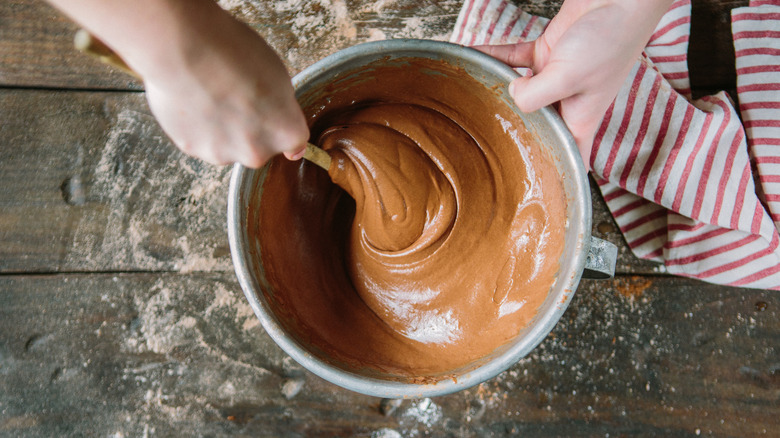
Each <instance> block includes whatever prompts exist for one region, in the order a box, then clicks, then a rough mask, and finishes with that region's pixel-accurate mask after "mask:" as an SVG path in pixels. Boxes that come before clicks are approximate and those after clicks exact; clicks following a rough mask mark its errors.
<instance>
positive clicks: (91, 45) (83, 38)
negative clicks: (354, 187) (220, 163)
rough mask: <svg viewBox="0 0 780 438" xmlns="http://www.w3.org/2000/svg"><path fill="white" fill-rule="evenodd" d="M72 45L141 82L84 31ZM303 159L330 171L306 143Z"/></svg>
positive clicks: (323, 158)
mask: <svg viewBox="0 0 780 438" xmlns="http://www.w3.org/2000/svg"><path fill="white" fill-rule="evenodd" d="M73 45H74V46H76V49H78V50H79V51H81V52H83V53H86V54H88V55H90V56H93V57H95V58H97V59H99V60H100V61H101V62H103V63H105V64H108V65H110V66H112V67H116V68H118V69H120V70H122V71H123V72H125V73H127V74H129V75H132V76H134V77H136V78H137V79H140V80H143V78H142V77H141V75H139V74H138V73H137V72H136V71H134V70H133V69H132V68H130V66H128V65H127V63H125V60H124V59H122V58H121V57H119V55H117V54H116V53H115V52H114V51H113V50H111V48H110V47H108V46H107V45H106V44H105V43H104V42H103V41H100V40H99V39H98V38H95V37H94V36H92V34H90V33H89V32H87V31H86V30H84V29H79V30H78V31H77V32H76V35H74V37H73ZM303 158H304V159H306V160H308V161H310V162H312V163H314V164H316V165H317V166H320V167H321V168H323V169H325V170H326V171H327V170H328V169H330V155H328V153H327V152H325V151H324V150H322V149H320V148H318V147H317V146H315V145H313V144H311V143H308V142H307V143H306V151H305V152H304V153H303Z"/></svg>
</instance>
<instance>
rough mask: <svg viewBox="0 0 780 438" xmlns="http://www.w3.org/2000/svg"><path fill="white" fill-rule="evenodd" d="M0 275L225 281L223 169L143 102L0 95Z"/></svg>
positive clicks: (129, 97) (118, 97)
mask: <svg viewBox="0 0 780 438" xmlns="http://www.w3.org/2000/svg"><path fill="white" fill-rule="evenodd" d="M0 120H2V123H0V185H1V186H2V187H3V190H2V191H0V240H1V241H2V245H0V272H51V271H127V270H152V271H160V270H172V269H176V270H180V269H184V270H213V269H217V270H230V269H231V265H230V257H229V254H228V252H229V251H228V248H227V232H226V226H225V224H226V219H225V214H226V208H227V207H226V206H227V180H228V176H229V170H230V169H229V168H219V167H215V166H211V165H208V164H204V163H202V162H200V161H198V160H195V159H192V158H188V157H186V156H184V155H183V154H182V153H180V152H179V151H178V149H176V148H174V147H173V146H172V145H171V144H170V142H169V141H168V139H167V137H165V135H164V134H163V133H162V132H161V131H160V129H159V127H158V125H157V123H156V121H155V120H154V119H153V117H152V116H151V115H150V113H149V111H148V109H147V106H146V102H145V100H144V96H143V94H141V93H81V92H78V93H76V92H48V91H30V90H5V91H0Z"/></svg>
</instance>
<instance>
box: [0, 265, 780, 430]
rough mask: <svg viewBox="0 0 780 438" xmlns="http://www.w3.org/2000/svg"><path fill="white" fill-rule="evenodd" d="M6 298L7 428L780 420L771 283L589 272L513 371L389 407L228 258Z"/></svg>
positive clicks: (2, 365) (20, 288) (24, 280)
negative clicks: (331, 360)
mask: <svg viewBox="0 0 780 438" xmlns="http://www.w3.org/2000/svg"><path fill="white" fill-rule="evenodd" d="M0 301H1V302H2V303H3V306H0V405H2V406H3V409H2V411H0V434H2V435H11V436H16V435H25V436H63V435H69V436H82V435H90V436H107V435H112V434H122V435H124V436H141V435H143V434H144V433H147V432H148V433H149V434H154V435H160V436H168V435H178V436H192V435H198V436H223V435H229V434H236V435H242V436H275V437H288V436H358V437H359V436H363V437H368V436H377V435H372V434H375V433H378V431H381V430H382V429H391V430H394V431H396V432H398V433H400V434H402V436H414V435H413V434H414V433H419V434H420V435H421V436H517V435H520V434H521V435H522V436H532V437H533V436H540V437H542V436H544V437H547V436H605V435H606V434H607V433H608V434H610V436H620V435H641V436H694V435H698V434H701V435H703V436H710V435H712V436H721V437H743V436H761V435H767V436H770V435H771V434H774V433H775V432H776V431H777V430H778V428H780V405H779V404H778V403H777V397H778V394H779V393H780V378H779V377H778V373H780V356H778V351H777V339H778V336H780V319H779V318H778V316H780V313H778V312H779V311H780V310H779V309H780V299H778V297H777V295H776V294H774V293H771V292H764V291H756V290H745V289H736V288H730V289H727V288H721V287H716V286H711V285H705V284H701V283H699V282H695V281H691V280H685V279H678V278H646V277H623V278H620V279H616V280H613V281H606V282H596V281H587V282H585V283H584V284H583V286H582V287H581V288H580V290H579V291H578V292H577V294H576V295H575V297H574V300H573V301H572V303H571V305H570V307H569V309H568V310H567V311H566V313H565V314H564V316H563V318H562V320H561V321H560V322H559V324H558V325H557V326H556V327H555V329H554V330H553V332H552V334H551V335H550V336H548V337H547V339H546V340H545V341H544V342H542V344H541V345H540V346H539V347H537V348H536V349H535V350H534V351H533V352H532V353H531V354H530V355H529V356H528V357H526V358H524V359H522V360H520V361H519V362H518V363H517V364H516V365H515V366H513V367H511V368H510V369H509V370H508V371H507V372H505V373H503V374H501V375H500V376H498V377H497V378H495V379H492V380H490V381H488V382H486V383H484V384H482V385H479V386H478V387H475V388H471V389H469V390H466V391H462V392H459V393H457V394H453V395H450V396H444V397H436V398H434V399H432V400H427V401H426V400H406V401H403V402H402V403H401V404H400V406H398V407H397V408H396V409H395V410H393V411H392V412H390V413H388V414H387V415H383V414H382V413H381V412H380V403H381V401H380V400H379V399H376V398H372V397H367V396H362V395H358V394H355V393H352V392H349V391H346V390H343V389H341V388H338V387H336V386H334V385H331V384H330V383H327V382H325V381H323V380H321V379H320V378H318V377H316V376H314V375H312V374H310V373H309V372H307V371H304V370H302V369H301V368H300V366H298V365H297V364H295V363H294V362H292V361H291V360H290V359H289V358H287V357H286V355H285V354H284V353H282V352H281V350H280V349H279V348H278V347H276V346H275V345H274V344H273V342H272V341H271V340H270V338H269V337H268V336H267V335H266V334H265V332H264V331H263V330H262V328H261V327H260V326H259V325H258V323H257V320H256V319H255V317H254V315H253V314H252V313H251V310H250V309H249V306H248V304H247V303H246V301H245V300H244V299H243V296H242V294H241V291H240V289H239V287H238V285H237V284H236V281H235V280H234V278H233V276H232V275H231V274H229V273H213V274H190V275H184V274H162V275H161V274H121V275H95V274H89V275H66V276H63V275H47V276H12V277H8V276H5V277H0ZM382 406H383V408H384V411H385V412H386V413H387V412H388V411H389V410H391V409H390V408H392V406H391V405H388V404H387V403H385V404H384V405H382ZM697 431H698V432H697ZM380 436H381V435H380Z"/></svg>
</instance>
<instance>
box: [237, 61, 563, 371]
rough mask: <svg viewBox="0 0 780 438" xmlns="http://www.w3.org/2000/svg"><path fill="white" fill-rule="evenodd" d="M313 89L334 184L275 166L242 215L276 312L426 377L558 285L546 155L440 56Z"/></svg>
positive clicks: (488, 348) (311, 334) (554, 210)
mask: <svg viewBox="0 0 780 438" xmlns="http://www.w3.org/2000/svg"><path fill="white" fill-rule="evenodd" d="M320 94H321V95H320V96H309V101H310V102H311V104H310V105H307V106H306V108H305V110H306V111H307V115H308V117H309V120H310V123H311V126H312V139H313V140H314V142H315V143H317V144H318V145H319V146H320V147H322V148H323V149H325V150H326V151H328V153H329V154H330V155H331V157H332V159H333V162H332V164H331V168H330V170H329V172H328V174H329V175H325V172H323V171H322V170H321V169H317V168H315V167H314V166H312V165H311V164H307V163H301V162H295V163H291V162H287V161H285V160H284V159H276V160H274V161H273V162H272V164H271V165H270V166H269V167H268V168H267V172H268V173H267V175H266V178H265V180H264V182H263V186H262V197H263V202H262V203H261V205H260V207H259V209H258V212H257V213H256V217H254V216H253V217H251V218H250V228H252V227H255V228H253V232H254V233H255V235H256V236H257V239H258V241H259V242H260V243H259V248H260V252H261V257H262V263H263V268H264V270H265V278H266V280H267V284H266V285H265V287H264V292H265V294H266V297H267V298H268V300H269V302H270V303H272V305H273V307H274V312H275V313H276V314H277V315H278V317H279V319H280V321H281V322H282V323H283V324H284V325H285V326H286V327H287V328H288V329H289V330H290V332H291V333H292V334H293V335H294V336H295V337H296V338H297V339H298V341H299V342H300V343H302V344H304V345H307V346H309V348H310V349H311V350H312V351H313V352H314V354H318V355H321V356H322V357H323V358H328V360H331V361H337V362H340V363H342V364H345V365H347V366H348V367H351V368H353V369H362V370H365V369H373V370H376V371H377V373H378V374H382V375H386V374H390V375H393V376H396V377H397V378H399V379H409V380H415V379H423V380H424V379H433V380H436V379H437V378H444V377H446V376H448V375H450V374H453V373H454V372H455V371H456V370H461V371H462V370H463V369H468V368H469V367H473V366H476V365H478V364H479V362H480V360H482V359H484V358H486V357H489V355H490V354H491V353H495V352H496V351H498V350H499V349H500V348H501V347H502V346H503V345H505V344H506V343H507V342H508V341H510V340H511V339H512V338H514V337H515V336H517V335H518V333H520V332H521V331H522V330H523V328H524V327H526V326H527V324H528V323H529V322H530V321H531V319H532V318H533V317H534V315H535V314H536V311H537V309H538V307H539V305H540V304H541V303H542V302H543V301H544V299H545V296H546V295H547V293H548V291H549V290H550V287H551V285H552V284H553V283H554V281H555V276H556V273H557V270H558V264H559V260H560V257H561V251H562V248H563V235H564V231H565V204H564V202H565V201H564V195H563V189H562V185H561V182H560V181H559V178H560V177H559V176H558V175H557V172H556V170H555V168H554V166H552V165H551V164H550V162H549V160H550V158H549V157H548V156H547V155H546V154H545V153H544V151H543V150H542V148H541V146H540V145H539V144H538V143H537V142H536V140H535V139H534V137H533V136H532V135H531V134H530V133H529V132H527V131H526V130H525V128H524V126H523V124H522V121H521V120H520V119H519V117H518V116H517V115H515V114H514V113H513V112H512V111H511V109H510V108H508V107H507V106H506V104H504V103H503V102H502V101H501V100H500V99H499V98H498V96H497V91H496V90H493V89H488V88H486V87H485V86H483V85H481V84H480V83H479V82H477V81H476V80H474V79H473V78H472V77H470V76H469V75H468V74H467V73H466V72H464V71H463V70H461V69H459V68H457V67H453V66H450V65H449V64H446V63H443V62H438V61H426V60H416V59H415V60H411V59H409V60H401V61H397V60H396V62H387V63H384V65H383V66H375V67H368V68H366V69H364V70H363V71H361V72H359V74H356V75H352V76H350V77H348V78H342V79H340V80H338V81H335V82H334V84H333V85H332V87H331V88H329V89H327V90H324V91H323V92H321V93H320ZM331 180H332V181H331ZM334 183H335V184H334ZM250 231H252V230H250Z"/></svg>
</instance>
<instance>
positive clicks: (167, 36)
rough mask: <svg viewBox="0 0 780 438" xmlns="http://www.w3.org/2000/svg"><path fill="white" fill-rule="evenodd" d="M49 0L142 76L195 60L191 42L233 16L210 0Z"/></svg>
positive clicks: (194, 49) (174, 69)
mask: <svg viewBox="0 0 780 438" xmlns="http://www.w3.org/2000/svg"><path fill="white" fill-rule="evenodd" d="M49 2H50V3H51V4H53V5H54V6H55V7H57V8H58V9H60V10H61V11H63V12H64V13H65V14H66V15H68V16H70V17H71V18H72V19H73V20H74V21H76V22H77V23H79V24H80V25H81V26H83V27H84V28H86V29H87V30H89V31H90V32H91V33H92V34H93V35H95V36H97V37H98V38H99V39H101V40H102V41H103V42H105V43H106V44H107V45H108V46H109V47H111V48H112V49H113V50H114V51H115V52H116V53H118V54H119V55H120V56H121V57H122V58H123V59H124V60H125V62H127V64H128V65H129V66H130V67H131V68H132V69H133V70H135V71H137V72H138V73H140V74H141V76H142V77H144V78H145V79H148V78H154V77H156V76H158V75H160V74H166V73H168V72H171V71H176V70H177V69H178V68H181V66H184V65H189V64H192V63H193V62H195V61H194V59H193V57H194V52H195V51H197V50H198V49H197V48H196V45H197V44H196V41H198V40H199V39H201V36H202V35H203V34H208V33H209V31H210V30H211V29H215V28H224V27H225V26H223V25H222V24H223V23H225V22H226V21H230V20H233V19H232V17H231V16H230V15H229V14H228V13H227V12H226V11H224V10H222V8H220V7H219V5H217V4H216V3H215V2H214V1H212V0H131V1H127V0H78V1H74V0H49ZM233 21H235V20H233Z"/></svg>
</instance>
